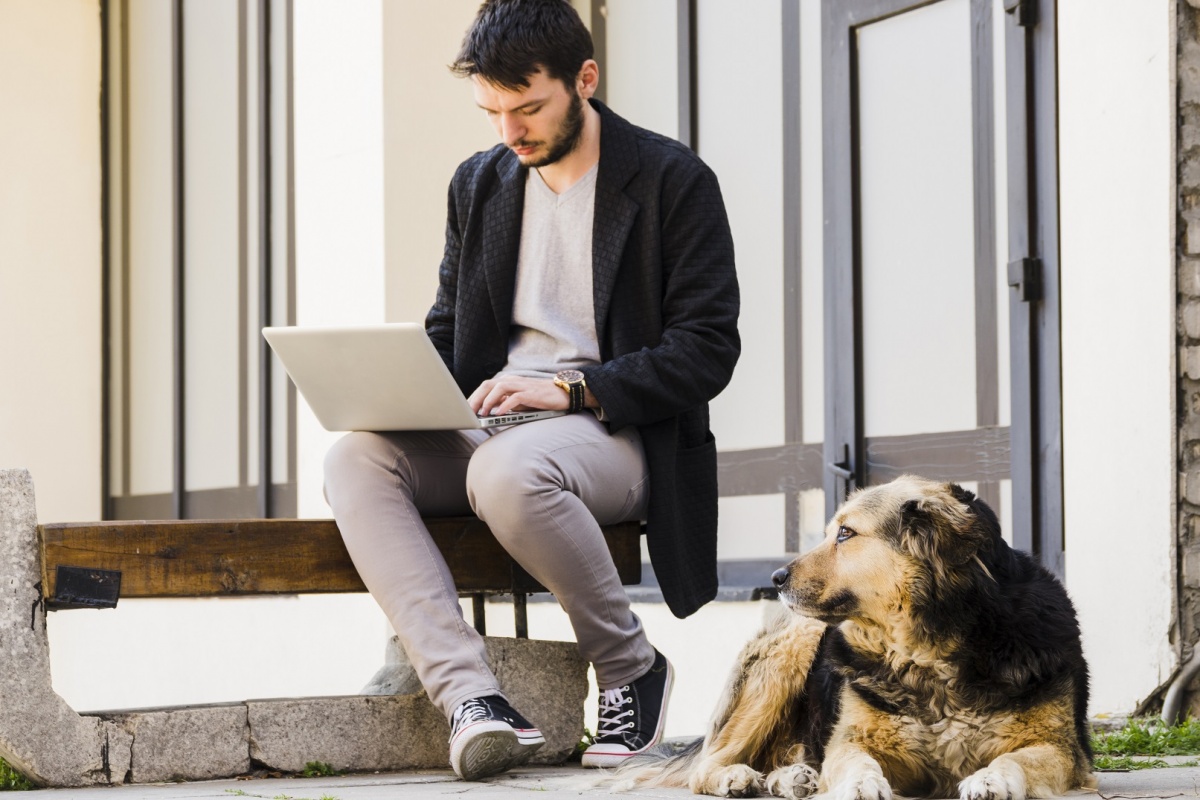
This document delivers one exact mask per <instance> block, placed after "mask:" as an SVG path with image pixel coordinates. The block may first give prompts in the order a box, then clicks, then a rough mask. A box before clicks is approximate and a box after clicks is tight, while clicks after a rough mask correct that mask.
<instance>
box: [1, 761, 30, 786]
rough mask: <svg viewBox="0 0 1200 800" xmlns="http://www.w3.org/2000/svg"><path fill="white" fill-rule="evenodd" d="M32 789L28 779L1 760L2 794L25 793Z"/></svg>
mask: <svg viewBox="0 0 1200 800" xmlns="http://www.w3.org/2000/svg"><path fill="white" fill-rule="evenodd" d="M32 788H33V784H32V783H30V782H29V779H28V778H26V777H25V776H24V775H22V774H21V773H19V772H17V771H16V770H15V769H13V768H12V767H10V766H9V765H8V764H7V763H5V761H4V759H0V792H23V791H25V790H27V789H32Z"/></svg>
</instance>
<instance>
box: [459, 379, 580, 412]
mask: <svg viewBox="0 0 1200 800" xmlns="http://www.w3.org/2000/svg"><path fill="white" fill-rule="evenodd" d="M467 402H468V403H470V404H471V408H473V409H474V410H475V413H476V414H479V415H482V416H486V415H489V414H507V413H509V412H510V411H541V410H557V409H561V410H563V411H566V410H567V408H568V407H569V406H570V398H569V397H568V396H567V393H566V392H564V391H563V390H562V389H560V388H559V387H558V386H557V385H555V383H554V381H552V380H551V379H549V378H523V377H520V376H518V375H502V376H500V377H497V378H492V379H491V380H486V381H484V382H483V383H481V384H479V388H478V389H476V390H475V391H474V392H472V393H471V396H470V397H468V398H467Z"/></svg>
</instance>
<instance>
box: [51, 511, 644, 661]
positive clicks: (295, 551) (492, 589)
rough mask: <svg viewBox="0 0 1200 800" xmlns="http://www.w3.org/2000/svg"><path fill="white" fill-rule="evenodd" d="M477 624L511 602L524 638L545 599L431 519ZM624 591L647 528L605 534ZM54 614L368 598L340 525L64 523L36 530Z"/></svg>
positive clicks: (491, 555) (500, 556)
mask: <svg viewBox="0 0 1200 800" xmlns="http://www.w3.org/2000/svg"><path fill="white" fill-rule="evenodd" d="M425 523H426V525H427V527H428V528H429V532H430V533H431V534H432V536H433V540H434V542H435V543H436V544H437V546H438V549H439V550H441V552H442V555H443V556H444V557H445V559H446V563H447V565H448V566H449V568H450V573H451V575H453V577H454V582H455V585H456V586H457V588H458V592H459V594H460V595H462V596H468V595H469V596H471V597H472V598H473V603H474V617H475V619H474V623H475V628H476V630H478V631H479V633H480V634H484V633H486V623H485V619H484V598H485V597H486V596H487V595H496V594H510V595H512V596H513V607H514V613H515V615H516V634H517V637H518V638H528V635H529V624H528V618H527V615H526V608H525V600H526V596H527V595H529V594H533V593H535V592H545V591H547V590H546V588H545V587H543V586H542V585H541V584H539V583H538V582H537V581H535V580H534V579H533V578H532V577H531V576H530V575H529V573H527V572H526V571H525V570H524V569H522V568H521V566H520V565H519V564H517V563H516V562H515V561H513V559H512V557H511V556H509V554H508V553H507V552H506V551H505V550H504V548H503V547H501V546H500V543H499V542H498V541H497V540H496V538H495V537H494V536H493V535H492V532H491V531H490V530H489V529H488V527H487V525H485V524H484V523H483V522H482V521H480V520H479V519H478V518H476V517H444V518H431V519H426V520H425ZM603 530H604V536H605V539H606V540H607V542H608V547H609V550H610V552H611V553H612V556H613V561H614V562H615V563H616V566H617V572H618V573H619V574H620V576H621V582H622V583H623V584H626V585H630V584H637V583H640V582H641V569H642V563H641V544H640V536H641V526H640V525H639V524H638V523H637V522H626V523H620V524H617V525H610V526H607V527H605V528H604V529H603ZM38 533H39V539H40V543H41V551H42V559H41V561H42V581H41V590H42V598H43V601H44V603H45V607H46V609H47V610H55V609H67V608H111V607H113V606H115V605H116V603H117V600H118V599H119V598H122V597H238V596H246V595H270V594H319V593H329V592H364V591H366V587H365V586H363V583H362V580H361V579H360V578H359V577H358V572H357V571H356V570H355V569H354V564H353V563H352V562H351V560H350V555H349V554H348V553H347V552H346V548H345V546H344V545H343V544H342V537H341V534H340V533H339V532H338V529H337V525H336V524H335V523H334V521H333V520H329V519H323V520H304V519H250V520H179V521H125V522H95V523H59V524H42V525H39V526H38Z"/></svg>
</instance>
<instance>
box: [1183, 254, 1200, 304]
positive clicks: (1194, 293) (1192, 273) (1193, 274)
mask: <svg viewBox="0 0 1200 800" xmlns="http://www.w3.org/2000/svg"><path fill="white" fill-rule="evenodd" d="M1179 293H1180V294H1181V295H1183V296H1184V297H1200V260H1198V259H1192V258H1185V259H1183V260H1182V262H1181V263H1180V265H1179Z"/></svg>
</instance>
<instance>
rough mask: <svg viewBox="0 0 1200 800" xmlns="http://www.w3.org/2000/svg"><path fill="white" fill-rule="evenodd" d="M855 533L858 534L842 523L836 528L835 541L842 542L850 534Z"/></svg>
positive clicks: (853, 534)
mask: <svg viewBox="0 0 1200 800" xmlns="http://www.w3.org/2000/svg"><path fill="white" fill-rule="evenodd" d="M857 535H858V534H856V533H855V532H854V531H852V530H850V529H849V528H847V527H846V526H845V525H843V526H841V527H840V528H838V532H837V543H838V544H841V543H842V542H844V541H846V540H847V539H849V538H850V537H851V536H857Z"/></svg>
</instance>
